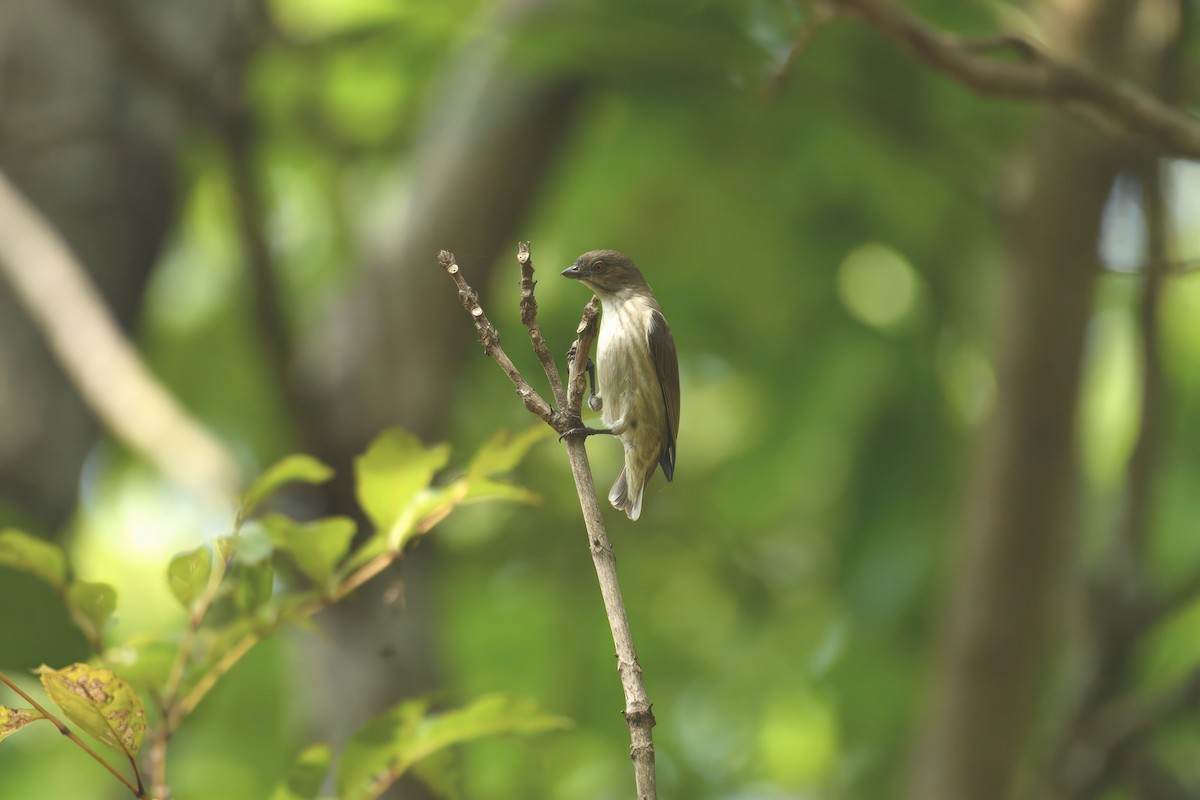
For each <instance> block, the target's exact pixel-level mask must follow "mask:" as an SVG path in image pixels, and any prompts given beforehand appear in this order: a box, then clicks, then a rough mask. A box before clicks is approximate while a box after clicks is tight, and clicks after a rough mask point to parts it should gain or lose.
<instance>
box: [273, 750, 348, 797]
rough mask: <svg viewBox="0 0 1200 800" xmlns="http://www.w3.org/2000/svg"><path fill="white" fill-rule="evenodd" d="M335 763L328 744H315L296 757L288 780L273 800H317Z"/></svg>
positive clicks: (278, 788)
mask: <svg viewBox="0 0 1200 800" xmlns="http://www.w3.org/2000/svg"><path fill="white" fill-rule="evenodd" d="M332 763H333V752H332V751H331V750H330V748H329V745H327V744H314V745H312V746H311V747H308V748H306V749H305V750H304V751H303V752H301V753H300V755H298V756H296V763H295V765H293V767H292V769H291V771H290V772H289V773H288V776H287V778H286V779H285V780H284V781H283V782H282V783H281V784H279V786H277V787H276V788H275V793H274V794H272V795H271V800H317V798H318V797H319V796H320V793H321V786H322V785H323V784H324V783H325V776H326V775H328V774H329V767H330V765H331V764H332Z"/></svg>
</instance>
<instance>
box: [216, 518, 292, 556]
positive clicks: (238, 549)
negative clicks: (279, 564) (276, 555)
mask: <svg viewBox="0 0 1200 800" xmlns="http://www.w3.org/2000/svg"><path fill="white" fill-rule="evenodd" d="M271 516H279V515H277V514H272V515H271ZM281 519H287V517H281ZM229 543H230V546H231V547H232V553H233V560H234V561H236V562H237V563H239V564H261V563H262V562H264V561H266V560H267V559H268V558H270V557H271V553H272V552H273V551H274V548H272V547H271V533H270V530H269V529H268V528H267V527H266V526H265V525H263V524H262V520H257V519H256V520H254V521H253V522H251V523H250V524H249V525H247V526H246V527H245V528H243V529H242V531H241V533H239V534H238V535H237V536H235V537H233V538H232V539H230V540H229Z"/></svg>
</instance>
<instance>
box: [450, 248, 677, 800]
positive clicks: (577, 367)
mask: <svg viewBox="0 0 1200 800" xmlns="http://www.w3.org/2000/svg"><path fill="white" fill-rule="evenodd" d="M517 258H518V260H519V261H520V264H521V271H522V282H521V283H522V299H521V307H522V309H521V310H522V320H523V321H524V322H525V324H526V326H527V327H529V331H530V338H531V339H532V340H533V342H534V349H535V350H538V351H539V353H538V358H539V360H542V359H543V351H545V352H546V353H548V351H546V350H545V343H544V342H542V343H541V347H540V348H539V346H538V343H539V341H540V338H541V337H540V330H538V329H537V304H536V302H535V301H534V300H533V263H532V261H531V260H530V258H529V245H528V244H527V243H522V244H521V245H520V248H519V250H518V255H517ZM438 263H440V264H441V265H442V267H443V268H444V269H445V270H446V272H447V273H449V275H450V277H451V278H453V279H454V283H455V285H457V286H458V294H459V297H460V299H461V300H462V302H463V307H464V308H465V309H466V310H467V312H468V313H469V314H470V315H471V317H472V319H473V320H474V321H475V328H476V330H477V331H478V333H479V342H480V344H482V345H483V349H484V352H485V353H487V355H488V357H489V358H491V359H492V360H493V361H495V362H496V363H497V364H499V365H500V367H501V369H503V370H504V372H505V374H507V375H508V377H509V380H511V381H512V382H513V385H514V386H516V387H517V394H518V395H519V396H520V397H521V399H522V400H523V401H524V403H525V407H526V408H528V409H529V411H530V412H531V413H533V414H535V415H536V416H538V417H539V418H540V419H541V420H542V421H544V422H545V423H546V424H547V425H549V426H550V427H551V428H553V429H554V430H555V431H556V432H558V433H559V434H560V436H564V437H565V442H566V448H567V459H568V460H569V461H570V464H571V474H572V476H573V477H574V479H575V490H576V493H577V494H578V495H579V506H580V509H581V510H582V512H583V522H584V526H585V527H586V528H587V534H588V549H589V550H590V552H591V554H592V564H593V565H594V566H595V568H596V578H597V579H598V580H599V582H600V594H601V596H602V597H603V599H604V611H605V615H606V616H607V617H608V626H609V630H610V631H611V632H612V638H613V645H614V646H615V647H616V651H617V652H616V656H617V672H618V674H619V675H620V677H621V688H622V689H623V690H624V693H625V710H624V712H623V713H624V715H625V723H626V725H628V726H629V738H630V746H629V755H630V758H632V759H633V768H634V780H635V782H636V786H637V798H638V800H657V797H658V790H657V788H656V786H655V772H654V740H653V735H652V729H653V728H654V724H655V720H654V712H653V710H652V706H651V703H650V699H649V697H648V696H647V695H646V686H645V683H644V681H643V680H642V668H641V665H639V664H638V657H637V650H636V648H634V646H633V633H632V631H631V630H630V628H629V616H628V615H627V614H626V613H625V601H624V599H623V598H622V596H621V587H620V584H619V582H618V580H617V562H616V558H615V556H614V555H613V550H612V545H611V544H610V543H609V541H608V533H607V532H606V530H605V527H604V518H603V517H602V516H601V514H600V501H599V499H598V497H597V495H596V486H595V484H594V483H593V481H592V469H591V466H590V465H589V464H588V457H587V449H586V448H585V446H584V439H583V438H582V437H579V436H576V435H571V436H567V435H566V434H567V432H568V431H570V430H572V429H574V428H578V427H580V426H581V425H582V424H583V423H582V420H581V417H580V406H581V403H582V400H583V386H584V374H585V373H584V366H585V365H586V364H587V360H588V355H589V353H590V352H591V349H592V343H593V342H594V341H595V338H596V318H597V317H598V316H599V313H600V307H599V304H598V303H597V301H596V299H595V298H592V300H591V301H590V302H589V303H588V304H587V306H586V307H585V308H584V311H583V318H582V319H581V320H580V322H579V327H578V328H577V329H576V333H577V334H578V338H577V339H576V340H575V345H574V347H573V348H572V352H573V353H574V356H573V358H572V360H571V362H570V364H569V370H568V377H567V388H568V394H567V397H566V401H567V402H566V405H565V407H564V406H560V407H559V408H558V410H557V411H555V412H551V410H550V408H549V406H547V405H546V402H545V401H544V400H542V398H541V397H539V396H538V394H537V392H535V391H534V390H533V388H532V387H530V386H529V383H528V382H527V381H526V380H525V378H524V377H523V376H522V375H521V373H520V372H519V371H518V370H517V368H516V367H515V366H513V363H512V360H511V359H510V358H509V357H508V355H507V354H506V353H505V352H504V350H503V349H502V348H501V347H500V334H499V333H498V332H497V331H496V329H495V328H494V327H493V326H492V324H491V323H490V322H488V319H487V316H486V315H485V314H484V313H483V308H482V307H481V306H480V305H479V295H478V294H477V293H476V292H475V290H474V289H472V288H471V287H470V286H469V285H468V284H467V282H466V280H464V279H463V277H462V274H461V270H460V269H459V266H458V263H457V262H456V261H455V258H454V254H453V253H450V252H448V251H446V250H442V251H441V252H440V253H438ZM527 281H528V284H527ZM527 285H528V290H529V295H528V302H527V300H526V296H525V291H524V290H525V288H526V286H527ZM535 330H538V335H537V336H536V337H535V335H534V331H535ZM543 365H545V362H544V361H543ZM551 368H553V369H554V372H555V374H557V367H554V366H553V364H552V363H551V364H550V365H549V366H547V367H546V369H547V371H548V372H547V377H549V370H550V369H551ZM551 384H552V385H555V386H558V387H560V388H559V389H556V396H557V395H558V393H559V392H560V391H561V385H562V384H561V379H559V380H557V381H556V380H553V379H551Z"/></svg>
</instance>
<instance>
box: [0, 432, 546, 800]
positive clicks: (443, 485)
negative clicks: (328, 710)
mask: <svg viewBox="0 0 1200 800" xmlns="http://www.w3.org/2000/svg"><path fill="white" fill-rule="evenodd" d="M548 436H549V433H548V431H544V429H541V428H540V427H539V428H536V429H533V430H531V431H529V432H526V433H522V434H518V435H516V436H509V435H508V434H506V433H503V432H502V433H500V434H497V435H496V436H494V437H493V438H492V439H490V440H489V441H488V442H486V443H485V444H484V445H483V447H482V448H481V449H480V450H479V451H478V452H477V453H476V454H475V456H474V457H473V458H472V459H471V461H470V462H469V464H468V465H467V467H466V468H465V469H464V470H462V471H461V472H460V474H458V475H456V476H454V477H453V478H452V479H450V480H448V481H445V482H440V483H435V482H434V477H435V475H436V474H437V473H439V472H440V471H442V470H443V468H445V466H446V465H447V463H448V461H449V458H450V450H449V447H447V446H446V445H433V446H426V445H424V444H423V443H422V442H421V441H420V440H419V439H417V438H416V437H415V436H413V435H412V434H410V433H408V432H406V431H403V430H401V429H398V428H397V429H392V430H389V431H385V432H384V433H383V434H382V435H380V436H379V437H378V438H377V439H376V440H375V442H374V443H373V444H372V445H371V446H370V448H368V450H367V452H366V453H364V454H363V455H362V456H361V457H359V458H358V459H357V460H356V462H355V472H356V485H357V488H358V499H359V503H360V505H361V506H362V508H363V511H364V514H365V516H366V518H367V519H368V520H369V521H370V523H371V525H372V527H373V531H372V532H371V534H370V535H369V536H367V537H365V540H364V541H362V543H361V544H360V545H359V546H357V547H355V548H352V546H351V545H352V543H353V541H354V538H355V533H356V527H357V526H356V524H355V523H354V521H353V520H350V519H348V518H344V517H330V518H325V519H318V520H314V521H311V522H300V521H297V520H294V519H291V518H289V517H287V516H284V515H283V514H279V513H266V514H261V513H259V512H260V510H261V509H262V508H263V507H264V506H265V505H266V503H267V502H268V501H269V500H270V498H271V496H272V495H273V494H274V493H275V492H276V491H277V490H278V489H279V488H281V487H282V486H283V485H284V484H287V483H292V482H301V483H310V484H312V483H320V482H322V481H325V480H328V479H329V478H330V477H332V475H333V472H332V470H331V469H329V467H327V466H326V465H324V464H322V463H321V462H320V461H317V460H316V459H314V458H311V457H309V456H299V455H297V456H290V457H288V458H285V459H283V460H282V461H280V462H279V463H278V464H276V465H275V466H274V467H272V468H271V469H269V470H267V471H266V472H265V473H264V474H263V475H262V476H261V477H260V478H259V479H258V480H257V481H255V482H254V484H253V485H252V486H251V487H250V489H249V490H248V491H247V492H246V493H245V494H244V495H243V496H242V499H241V503H240V507H239V509H238V511H237V514H236V516H235V519H234V521H233V524H232V529H231V532H230V534H229V535H228V536H224V537H221V538H218V539H217V540H216V541H215V542H213V543H212V545H211V547H209V546H205V547H200V548H197V549H196V550H192V551H189V552H185V553H181V554H179V555H178V556H176V557H175V558H173V559H172V560H171V562H170V564H169V566H168V569H167V579H168V584H169V586H170V589H171V592H172V594H174V595H175V597H176V599H177V600H178V601H179V602H180V604H181V605H182V606H183V608H184V609H185V610H186V612H187V619H186V624H185V628H184V630H183V633H182V635H181V637H180V641H179V644H178V646H177V647H175V648H174V653H173V656H172V657H171V658H170V660H169V663H163V664H162V667H161V673H162V674H158V673H157V669H158V668H157V667H155V666H154V664H155V662H154V659H153V657H151V658H149V659H148V660H147V661H142V659H141V656H138V655H135V656H134V657H133V658H132V661H129V660H127V659H128V658H129V657H128V656H127V655H126V654H127V653H128V652H129V651H130V650H134V651H135V652H136V648H130V647H114V648H113V649H112V650H105V648H104V637H103V632H104V631H105V629H106V623H107V621H108V617H109V616H110V615H111V613H112V610H113V608H115V605H116V593H115V591H114V590H112V588H111V587H108V586H105V585H104V584H86V585H85V588H88V587H94V586H98V587H103V588H104V589H105V590H107V591H106V592H104V593H103V595H104V597H105V598H107V599H106V601H105V602H106V605H105V608H106V609H107V611H106V613H105V614H104V615H103V616H100V615H99V614H97V613H96V612H95V611H91V614H92V616H93V617H95V619H92V618H90V617H89V616H88V615H87V614H86V613H84V612H86V611H88V609H86V608H85V609H83V611H81V612H80V613H78V614H75V613H73V618H75V619H76V621H77V622H78V623H80V625H81V627H83V626H85V625H89V626H91V627H92V628H93V629H94V631H95V636H94V637H93V636H89V640H92V639H94V640H95V641H94V650H95V652H96V662H97V663H96V664H74V665H72V666H70V667H67V668H65V669H63V670H53V669H50V668H48V667H42V668H41V669H40V670H39V674H40V675H41V678H42V683H43V685H44V686H45V688H46V690H47V692H48V693H49V695H50V698H51V699H52V700H53V701H54V702H55V703H56V704H58V705H59V706H60V707H61V708H62V709H63V711H64V712H65V713H66V715H67V717H68V718H69V719H71V720H72V721H73V722H75V723H76V724H77V725H78V726H80V727H82V728H83V729H84V731H86V732H87V733H88V734H89V735H91V736H93V737H95V738H96V739H98V740H100V741H101V742H103V743H104V744H106V745H107V746H109V747H112V748H114V749H117V750H120V751H121V752H122V753H123V754H124V755H125V756H126V758H127V759H128V760H129V762H130V764H131V766H132V767H133V770H134V775H135V777H136V785H135V783H134V782H131V781H129V780H127V779H125V778H124V777H123V776H121V775H120V773H119V772H118V771H117V770H116V769H115V768H114V767H112V765H111V764H109V763H108V762H107V761H106V760H105V759H103V758H102V757H101V756H99V755H98V754H97V753H96V752H95V751H93V750H92V749H91V748H90V747H88V746H87V745H86V743H84V742H83V740H81V739H79V737H77V736H76V735H75V734H74V733H73V732H71V731H70V730H69V729H68V728H67V727H66V725H65V724H63V723H61V722H59V721H58V719H57V718H56V717H54V716H53V715H51V714H50V713H49V712H48V711H46V710H45V708H44V707H43V706H42V705H39V704H38V703H36V701H33V700H32V698H30V697H29V696H28V695H27V694H25V693H24V692H23V691H21V690H20V689H19V688H18V687H17V686H16V685H15V684H13V683H12V682H11V681H9V680H8V679H7V677H5V676H3V675H0V681H3V682H4V683H5V684H6V685H8V686H9V687H10V688H12V689H13V690H14V691H16V692H17V693H18V694H19V695H20V696H21V697H22V698H24V699H25V700H26V701H27V702H29V703H30V705H31V706H32V708H31V709H9V708H5V707H2V706H0V741H3V740H4V739H5V738H7V737H8V736H10V735H12V734H13V733H16V732H17V731H19V730H21V729H23V728H24V727H27V726H28V725H29V724H31V723H32V722H35V721H37V720H39V719H49V720H50V721H52V722H53V723H54V724H56V725H57V726H58V727H59V730H60V731H62V732H63V733H64V735H67V736H68V737H70V738H71V739H72V741H75V743H76V744H77V745H79V746H80V747H82V748H83V749H84V750H85V751H87V752H88V753H89V754H90V755H92V757H93V758H95V759H96V760H97V761H99V762H100V763H102V764H103V765H104V766H105V767H106V769H108V770H109V771H110V772H111V773H113V775H115V776H116V777H118V778H119V779H121V781H122V782H123V783H124V784H125V786H126V787H127V788H128V789H129V790H130V791H131V792H132V793H133V794H134V795H135V796H137V797H143V796H145V791H144V789H143V785H142V779H141V774H142V773H141V772H140V770H139V768H138V764H137V755H138V752H139V750H140V749H141V745H142V743H143V740H145V739H146V737H147V735H149V748H148V751H149V756H148V762H149V763H148V766H149V786H150V789H151V792H152V794H153V795H154V796H155V797H157V798H159V800H169V798H170V790H169V787H168V780H167V751H168V746H169V743H170V741H171V739H172V737H173V735H174V734H175V732H176V731H177V730H178V729H179V728H180V726H181V725H182V724H183V723H184V722H186V721H187V720H188V718H189V717H190V716H191V714H192V713H193V712H194V711H195V710H196V708H197V706H198V705H199V704H200V703H201V702H202V701H203V700H204V698H205V697H207V696H208V694H209V693H210V692H211V691H212V690H213V689H214V688H215V687H216V686H217V685H218V684H219V683H220V681H221V679H222V678H224V677H225V675H227V674H228V673H229V672H230V671H231V670H232V669H233V668H234V667H236V666H237V664H239V663H240V662H241V660H242V659H243V658H244V657H245V656H246V655H247V654H248V653H250V652H251V651H252V650H253V649H254V647H255V646H256V645H258V644H259V643H260V642H262V641H263V640H265V639H267V638H268V637H270V636H271V635H273V634H275V633H277V632H278V631H279V630H281V629H282V628H284V627H285V626H287V625H291V624H295V623H300V622H303V621H305V620H308V619H310V618H312V617H314V616H315V615H317V614H319V613H320V612H321V611H324V610H325V609H327V608H329V607H330V606H333V605H334V604H336V603H338V602H340V601H342V600H344V599H345V598H346V597H348V596H349V595H350V594H352V593H353V592H355V591H357V590H358V589H359V588H361V587H362V586H363V585H365V584H366V583H367V582H368V581H370V580H372V579H373V578H375V577H376V576H378V575H379V574H380V573H382V572H384V571H385V570H387V569H388V568H389V567H392V566H393V565H395V564H396V563H397V562H399V561H400V559H401V558H402V556H403V553H404V551H405V549H406V547H407V545H408V544H409V543H411V542H412V541H413V540H414V539H416V538H418V537H420V536H422V535H424V534H425V533H427V532H429V531H430V530H431V529H432V528H433V527H434V526H435V525H437V524H438V523H439V522H440V521H442V520H443V519H445V518H446V516H447V515H449V514H450V513H451V512H452V511H453V510H454V509H455V508H457V507H459V506H461V505H463V504H465V503H472V502H478V501H484V500H509V501H520V502H528V501H531V500H535V499H536V497H535V496H534V495H532V494H531V493H530V492H528V491H527V490H525V489H523V488H522V487H520V486H517V485H515V484H512V483H510V482H508V481H507V480H505V479H504V478H503V477H502V475H503V473H506V472H508V471H510V470H511V469H512V468H513V467H515V466H516V465H517V463H518V462H519V461H520V460H521V458H523V457H524V455H525V454H526V453H527V452H528V451H529V449H530V448H531V447H533V446H534V445H535V444H537V443H538V442H539V441H542V440H544V439H546V438H548ZM0 565H3V566H7V567H12V568H15V569H18V570H21V571H24V572H27V573H29V574H32V575H34V576H36V577H38V578H40V579H42V580H44V581H46V582H47V583H49V584H50V585H51V586H52V587H54V588H55V589H56V591H58V593H59V594H60V596H62V597H63V599H64V601H66V602H67V603H68V605H69V607H71V606H70V604H71V603H72V602H74V600H73V598H74V597H75V596H77V595H80V594H81V592H80V591H78V590H75V589H74V587H75V586H77V585H78V584H77V583H75V584H73V583H71V582H70V581H69V580H68V574H69V569H68V565H67V560H66V555H65V553H64V552H63V551H62V550H61V548H59V547H58V546H57V545H54V544H51V543H48V542H44V541H42V540H40V539H37V538H35V537H32V536H29V535H28V534H25V533H22V532H20V531H15V530H8V531H3V532H0ZM276 567H278V568H279V570H280V573H279V576H278V577H279V580H277V576H276ZM277 584H278V585H282V586H283V587H284V589H283V590H282V591H280V592H278V593H276V592H275V586H276V585H277ZM89 591H95V590H93V589H90V588H89ZM84 594H86V593H84ZM110 667H111V668H110ZM122 667H124V668H127V669H128V670H129V674H134V675H136V676H137V677H136V678H133V679H132V680H133V682H136V683H137V684H138V685H139V686H140V687H141V689H143V690H146V691H149V692H150V693H151V695H152V696H153V697H154V698H155V699H156V701H157V706H158V709H159V711H160V718H159V719H158V721H157V724H156V725H154V726H153V727H152V726H150V725H149V724H148V720H147V717H146V711H145V707H144V705H143V703H142V700H141V698H140V697H139V695H138V692H137V690H135V688H134V686H133V685H132V683H130V682H127V681H125V680H123V679H122V678H119V677H117V676H116V674H114V672H113V669H114V668H115V669H121V668H122ZM477 702H483V701H482V700H480V701H477ZM472 708H474V706H468V707H466V708H464V709H460V710H459V711H448V712H444V713H441V714H438V713H433V712H431V711H430V709H429V704H428V702H427V701H425V700H410V701H408V702H407V703H405V704H402V705H401V706H399V707H398V709H402V710H403V713H402V714H401V717H402V718H401V717H397V718H392V717H386V719H387V720H390V721H391V722H392V723H394V724H396V725H399V726H400V727H398V728H397V729H396V730H394V731H391V734H392V735H389V736H385V737H380V736H377V735H373V736H368V737H367V738H366V739H362V740H359V741H358V744H357V746H356V748H357V749H355V751H354V752H356V753H358V756H356V758H358V759H359V761H358V762H356V761H355V760H354V759H353V758H352V759H351V762H350V763H349V764H347V763H345V761H343V764H342V765H341V767H340V769H339V780H338V783H339V787H340V788H339V795H338V796H339V798H342V800H366V799H367V798H371V797H376V796H378V793H379V792H382V791H383V790H384V789H385V788H386V787H387V786H388V785H390V784H391V782H394V781H395V780H397V779H398V778H399V777H400V776H401V775H403V774H405V773H406V772H408V771H409V770H414V771H416V772H417V773H418V777H420V778H422V779H423V780H426V781H427V782H430V783H431V784H436V785H444V784H445V783H446V781H447V778H446V777H445V774H444V770H443V771H442V772H439V771H438V769H437V768H435V766H437V765H440V766H444V764H442V761H444V758H443V759H441V760H439V759H437V758H434V756H435V755H438V754H440V755H442V756H445V755H446V754H445V753H444V752H443V751H444V750H445V749H446V748H448V747H450V746H452V745H454V744H457V743H459V742H462V741H467V740H469V739H472V738H477V737H478V736H484V735H494V734H497V733H519V734H530V733H536V732H539V731H543V730H550V729H553V728H560V727H563V725H565V724H566V723H565V721H564V720H562V719H561V718H559V717H555V716H552V715H548V714H545V713H543V712H540V711H537V710H536V708H535V707H534V706H533V705H532V704H531V703H530V702H529V701H519V700H516V699H508V700H505V701H504V702H502V703H500V704H499V705H495V704H493V705H491V706H488V708H490V709H491V711H490V712H489V713H483V712H480V713H479V714H477V715H476V716H474V717H470V719H471V720H474V721H473V722H470V724H468V723H467V722H462V724H459V725H457V726H451V728H452V731H451V734H447V735H446V736H443V737H441V738H438V739H436V740H432V741H431V740H429V739H428V738H427V737H426V736H425V734H426V732H427V731H428V730H436V729H438V725H439V724H441V725H449V724H450V723H449V722H447V720H454V719H456V717H455V715H456V714H460V715H461V714H465V713H467V712H468V711H470V710H471V709H472ZM393 711H395V712H396V713H400V711H399V710H397V709H393ZM388 713H391V712H388ZM506 715H517V716H518V717H519V718H516V717H514V718H509V717H508V716H506ZM385 716H386V715H385ZM439 720H441V722H440V723H439V722H438V721H439ZM401 722H402V723H403V725H401V724H400V723H401ZM381 724H385V723H381V722H379V721H378V720H376V721H373V722H372V723H370V724H369V725H368V728H371V727H372V726H375V728H372V730H376V729H377V728H378V726H379V725H381ZM376 732H378V731H377V730H376ZM418 733H419V734H420V735H418ZM327 751H328V748H326V749H325V752H326V753H327ZM314 752H319V749H318V750H314V749H312V748H310V749H309V750H307V751H305V754H302V759H303V758H309V759H311V757H312V754H313V753H314ZM348 752H349V751H348ZM306 754H307V755H306ZM364 759H365V762H366V763H369V764H370V765H373V769H372V770H370V771H367V772H365V773H364V772H362V771H361V770H360V769H359V767H360V766H361V763H362V761H363V760H364ZM434 762H437V764H436V765H435V766H430V765H431V764H434ZM356 764H358V766H356ZM302 766H303V769H301V767H299V766H298V769H301V772H303V773H304V774H306V775H308V774H310V773H311V772H312V771H313V770H314V769H315V768H316V766H315V765H314V764H313V763H308V762H305V764H304V765H302ZM328 770H329V759H328V758H325V759H324V768H323V770H322V771H321V779H320V780H318V781H317V782H316V786H317V787H318V788H319V786H320V784H321V783H322V782H323V779H324V775H325V774H326V773H327V772H328ZM289 780H290V779H289ZM381 787H382V788H381ZM281 791H282V790H281ZM316 791H317V789H314V790H313V793H305V794H303V795H296V794H295V793H292V794H280V795H278V796H281V797H285V796H286V797H289V798H291V797H305V798H315V797H316V796H317V795H316V793H315V792H316Z"/></svg>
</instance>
